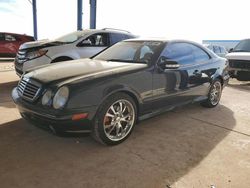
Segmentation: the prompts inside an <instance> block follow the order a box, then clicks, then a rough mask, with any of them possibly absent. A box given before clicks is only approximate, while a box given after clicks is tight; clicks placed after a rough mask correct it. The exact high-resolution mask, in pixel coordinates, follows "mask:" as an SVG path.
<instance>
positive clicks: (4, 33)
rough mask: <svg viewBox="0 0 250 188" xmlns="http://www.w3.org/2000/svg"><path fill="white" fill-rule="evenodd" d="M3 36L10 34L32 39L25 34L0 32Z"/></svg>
mask: <svg viewBox="0 0 250 188" xmlns="http://www.w3.org/2000/svg"><path fill="white" fill-rule="evenodd" d="M0 33H3V34H10V35H20V36H27V37H33V36H31V35H26V34H19V33H10V32H0Z"/></svg>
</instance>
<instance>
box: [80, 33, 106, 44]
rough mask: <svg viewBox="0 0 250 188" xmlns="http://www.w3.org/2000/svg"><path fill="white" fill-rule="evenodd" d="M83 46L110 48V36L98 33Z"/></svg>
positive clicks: (87, 39) (90, 37)
mask: <svg viewBox="0 0 250 188" xmlns="http://www.w3.org/2000/svg"><path fill="white" fill-rule="evenodd" d="M81 46H93V47H98V46H100V47H101V46H108V34H106V33H98V34H94V35H91V36H89V37H88V38H86V39H85V40H83V41H82V42H81Z"/></svg>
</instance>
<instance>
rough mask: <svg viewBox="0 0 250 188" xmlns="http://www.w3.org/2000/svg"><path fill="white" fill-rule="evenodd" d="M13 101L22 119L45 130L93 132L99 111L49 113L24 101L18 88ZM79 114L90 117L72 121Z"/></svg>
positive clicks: (81, 110)
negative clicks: (85, 114) (95, 117)
mask: <svg viewBox="0 0 250 188" xmlns="http://www.w3.org/2000/svg"><path fill="white" fill-rule="evenodd" d="M12 99H13V101H14V102H15V104H16V106H17V108H18V110H19V112H20V114H21V115H22V117H23V118H25V119H26V120H28V121H30V122H31V123H33V124H37V125H39V126H42V127H44V128H47V127H50V126H53V127H54V128H56V129H59V130H62V131H80V130H91V127H92V119H93V117H94V115H95V113H96V110H97V107H96V106H91V107H86V108H82V109H77V110H68V111H67V112H65V111H59V112H58V111H57V112H55V113H51V112H49V113H48V110H44V109H42V108H41V107H40V106H38V105H35V104H31V103H29V102H26V101H25V100H23V99H22V98H21V97H20V96H19V95H18V92H17V89H16V88H14V89H13V91H12ZM79 113H88V114H89V115H88V117H87V118H85V119H81V120H72V116H73V115H74V114H79Z"/></svg>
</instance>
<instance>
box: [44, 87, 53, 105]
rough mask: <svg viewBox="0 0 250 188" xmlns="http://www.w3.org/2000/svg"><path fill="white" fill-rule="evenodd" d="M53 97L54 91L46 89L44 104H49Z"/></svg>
mask: <svg viewBox="0 0 250 188" xmlns="http://www.w3.org/2000/svg"><path fill="white" fill-rule="evenodd" d="M51 98H52V92H51V91H50V90H48V91H46V93H44V95H43V98H42V104H43V105H48V104H49V102H50V100H51Z"/></svg>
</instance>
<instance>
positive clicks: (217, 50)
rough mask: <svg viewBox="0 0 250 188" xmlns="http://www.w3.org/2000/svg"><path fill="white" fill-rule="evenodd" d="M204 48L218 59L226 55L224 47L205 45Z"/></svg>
mask: <svg viewBox="0 0 250 188" xmlns="http://www.w3.org/2000/svg"><path fill="white" fill-rule="evenodd" d="M204 46H205V47H207V48H208V49H209V50H211V51H212V52H214V53H215V54H216V55H218V56H220V57H225V56H226V55H227V53H228V51H227V50H226V48H225V47H224V46H219V45H213V44H205V45H204Z"/></svg>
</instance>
